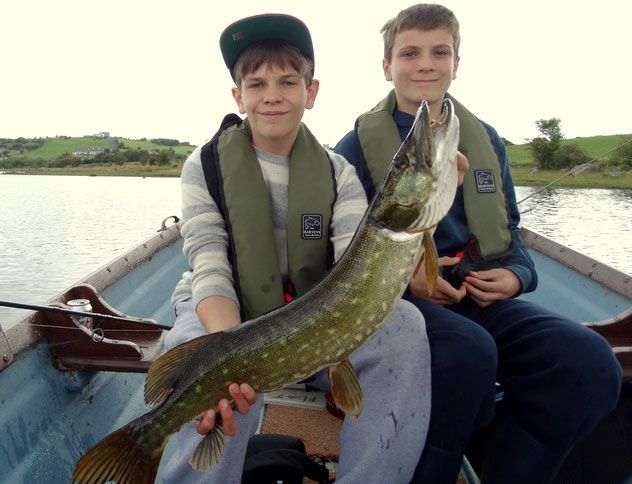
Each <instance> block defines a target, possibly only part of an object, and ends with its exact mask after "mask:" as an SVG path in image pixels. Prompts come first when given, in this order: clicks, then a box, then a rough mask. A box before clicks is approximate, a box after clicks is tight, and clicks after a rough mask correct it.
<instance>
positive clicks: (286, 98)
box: [232, 62, 319, 156]
mask: <svg viewBox="0 0 632 484" xmlns="http://www.w3.org/2000/svg"><path fill="white" fill-rule="evenodd" d="M318 86H319V84H318V81H317V80H314V81H313V82H312V85H311V86H309V87H308V88H306V87H305V81H304V79H303V76H301V75H300V74H299V73H298V72H297V71H296V70H295V69H294V68H293V67H291V66H289V65H288V66H286V67H279V66H276V65H273V64H268V63H267V62H265V63H263V64H262V65H261V66H260V67H259V68H258V69H257V70H256V71H254V72H251V73H250V74H247V75H245V76H244V78H243V79H242V81H241V88H236V87H234V88H233V91H232V92H233V97H234V98H235V102H236V103H237V106H238V107H239V112H240V113H241V114H246V115H247V116H248V120H249V121H250V127H251V130H252V143H253V144H254V145H255V146H256V147H257V148H261V149H262V150H265V151H267V152H269V153H274V154H277V155H282V156H289V155H290V153H291V152H292V146H294V141H295V140H296V134H297V133H298V129H299V126H300V122H301V119H302V118H303V113H304V112H305V109H311V108H312V107H313V106H314V101H315V100H316V94H318Z"/></svg>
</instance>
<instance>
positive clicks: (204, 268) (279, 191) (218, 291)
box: [171, 147, 367, 307]
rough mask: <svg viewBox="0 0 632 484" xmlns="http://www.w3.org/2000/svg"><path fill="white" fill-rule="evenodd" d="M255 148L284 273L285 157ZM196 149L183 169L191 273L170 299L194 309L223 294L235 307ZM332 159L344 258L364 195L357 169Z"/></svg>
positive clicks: (334, 230) (224, 247)
mask: <svg viewBox="0 0 632 484" xmlns="http://www.w3.org/2000/svg"><path fill="white" fill-rule="evenodd" d="M253 148H254V149H255V152H256V155H257V159H258V160H259V165H260V166H261V171H262V173H263V178H264V180H265V183H266V186H267V188H268V192H269V194H270V206H271V208H272V223H273V229H274V236H275V239H276V242H277V251H278V254H279V261H280V262H279V263H280V265H281V267H280V270H281V274H282V275H287V272H288V267H287V243H286V236H285V235H286V234H285V232H286V219H287V203H288V200H287V185H288V177H289V162H290V159H289V158H288V157H283V156H278V155H274V154H271V153H267V152H265V151H263V150H260V149H258V148H256V147H253ZM200 153H201V147H198V148H197V149H196V150H195V151H194V152H193V153H191V155H190V156H189V158H188V159H187V161H186V162H185V164H184V167H183V169H182V176H181V183H182V221H181V232H182V236H183V238H184V247H183V252H184V255H185V256H186V257H187V259H188V261H189V267H190V268H191V269H192V271H187V272H185V273H184V274H183V276H182V279H181V280H180V282H179V283H178V284H177V285H176V288H175V290H174V292H173V295H172V297H171V302H172V304H174V305H175V304H176V303H178V302H180V301H183V300H185V299H188V298H192V299H193V304H194V307H197V305H198V304H199V303H200V302H201V301H202V300H203V299H205V298H207V297H210V296H224V297H228V298H230V299H232V300H233V301H235V302H236V303H237V304H238V305H239V301H238V300H237V295H236V293H235V289H234V281H233V272H232V267H231V264H230V261H229V260H228V243H229V241H228V233H227V231H226V224H225V222H224V219H223V217H222V215H221V213H220V212H219V210H218V207H217V205H216V203H215V201H214V200H213V198H212V197H211V195H210V194H209V191H208V188H207V186H206V181H205V178H204V171H203V169H202V162H201V158H200ZM329 155H330V158H331V160H332V164H333V168H334V173H335V178H336V184H337V191H338V196H337V199H336V202H335V204H334V208H333V216H332V219H331V232H330V239H331V241H332V243H333V246H334V256H335V259H336V260H338V259H339V258H340V256H341V255H342V254H343V252H344V251H345V249H346V248H347V246H348V245H349V242H350V241H351V238H352V237H353V234H354V233H355V230H356V228H357V226H358V224H359V223H360V220H361V219H362V216H363V214H364V212H365V210H366V208H367V200H366V195H365V193H364V189H363V188H362V184H361V183H360V180H359V179H358V177H357V175H356V172H355V168H353V166H351V165H350V164H349V163H348V162H347V161H346V160H345V159H344V157H342V156H341V155H338V154H335V153H333V152H330V153H329Z"/></svg>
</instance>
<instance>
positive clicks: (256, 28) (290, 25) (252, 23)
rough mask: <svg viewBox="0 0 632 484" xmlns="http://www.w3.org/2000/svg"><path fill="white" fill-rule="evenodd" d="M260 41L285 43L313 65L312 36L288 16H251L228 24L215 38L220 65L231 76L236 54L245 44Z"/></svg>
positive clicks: (302, 24) (302, 25)
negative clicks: (293, 47)
mask: <svg viewBox="0 0 632 484" xmlns="http://www.w3.org/2000/svg"><path fill="white" fill-rule="evenodd" d="M263 40H283V41H285V42H288V43H289V44H291V45H293V46H295V47H297V48H298V49H299V50H300V51H301V52H303V54H305V56H306V57H307V58H308V59H310V60H311V61H312V62H314V47H313V45H312V37H311V35H310V33H309V30H308V28H307V26H306V25H305V24H304V23H303V22H302V21H300V20H299V19H297V18H296V17H292V16H291V15H283V14H263V15H255V16H253V17H247V18H244V19H242V20H238V21H237V22H235V23H233V24H231V25H229V26H228V27H226V29H225V30H224V32H222V35H221V36H220V38H219V46H220V49H221V51H222V56H223V57H224V62H225V63H226V67H228V69H229V70H230V71H231V73H232V72H233V68H234V67H235V62H237V58H238V57H239V54H241V53H242V51H243V50H244V49H245V48H246V47H248V46H249V45H252V44H254V43H256V42H261V41H263Z"/></svg>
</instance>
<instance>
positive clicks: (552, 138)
mask: <svg viewBox="0 0 632 484" xmlns="http://www.w3.org/2000/svg"><path fill="white" fill-rule="evenodd" d="M535 125H536V127H537V128H538V131H539V132H540V134H541V135H542V136H538V137H536V138H532V139H530V140H528V145H529V150H530V151H531V154H532V156H533V161H534V162H535V164H536V166H537V167H538V168H539V169H543V170H555V169H569V168H572V167H574V166H577V165H581V164H583V163H587V162H588V161H591V158H590V157H589V156H588V155H587V154H586V153H585V151H584V150H583V149H582V148H581V147H580V146H579V145H577V144H575V143H564V144H562V140H563V139H564V135H563V134H562V128H561V120H560V119H559V118H550V119H539V120H537V121H536V122H535ZM599 164H600V165H601V164H602V163H599ZM605 164H607V165H611V166H618V167H619V168H620V169H622V170H631V169H632V136H622V140H621V143H619V146H618V147H617V148H616V149H615V150H614V151H613V152H612V153H611V154H610V157H609V158H608V159H607V160H606V161H605Z"/></svg>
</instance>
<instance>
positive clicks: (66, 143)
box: [12, 137, 110, 160]
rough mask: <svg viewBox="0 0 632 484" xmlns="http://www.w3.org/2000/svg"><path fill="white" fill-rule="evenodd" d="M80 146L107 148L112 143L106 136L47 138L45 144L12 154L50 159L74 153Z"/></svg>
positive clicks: (34, 158)
mask: <svg viewBox="0 0 632 484" xmlns="http://www.w3.org/2000/svg"><path fill="white" fill-rule="evenodd" d="M79 148H101V149H106V148H110V143H109V141H108V140H107V139H104V138H99V139H95V138H89V137H83V138H66V137H59V138H47V139H46V141H45V142H44V145H43V146H41V147H39V148H37V149H34V150H32V151H27V152H26V153H22V154H12V156H21V157H24V158H27V159H29V160H36V159H38V158H43V159H45V160H50V159H51V158H55V157H57V156H61V155H63V154H64V153H72V152H73V151H75V150H78V149H79Z"/></svg>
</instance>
